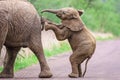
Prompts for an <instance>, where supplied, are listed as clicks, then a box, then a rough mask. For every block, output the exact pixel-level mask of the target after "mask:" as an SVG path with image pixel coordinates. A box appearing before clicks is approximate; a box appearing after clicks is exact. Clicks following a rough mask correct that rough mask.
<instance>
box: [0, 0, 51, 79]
mask: <svg viewBox="0 0 120 80" xmlns="http://www.w3.org/2000/svg"><path fill="white" fill-rule="evenodd" d="M3 45H5V46H6V49H7V53H8V59H7V63H6V65H5V66H4V69H3V71H2V72H1V73H0V78H12V77H14V62H15V58H16V56H17V53H18V51H19V50H20V48H21V47H29V48H30V49H31V50H32V51H33V52H34V54H35V55H36V57H37V58H38V60H39V63H40V66H41V73H40V74H39V77H43V78H44V77H51V76H52V74H51V72H50V68H49V66H48V65H47V62H46V59H45V56H44V52H43V47H42V43H41V20H40V18H39V15H38V13H37V11H36V9H35V8H34V6H33V5H32V4H30V3H29V2H28V1H27V0H0V51H1V48H2V46H3Z"/></svg>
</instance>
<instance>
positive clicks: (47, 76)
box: [39, 71, 52, 78]
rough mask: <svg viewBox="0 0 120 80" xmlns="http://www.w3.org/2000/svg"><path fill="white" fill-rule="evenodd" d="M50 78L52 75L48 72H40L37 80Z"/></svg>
mask: <svg viewBox="0 0 120 80" xmlns="http://www.w3.org/2000/svg"><path fill="white" fill-rule="evenodd" d="M50 77H52V73H51V72H50V71H42V72H41V73H40V74H39V78H50Z"/></svg>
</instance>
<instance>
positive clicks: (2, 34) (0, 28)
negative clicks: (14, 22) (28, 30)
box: [0, 23, 8, 55]
mask: <svg viewBox="0 0 120 80" xmlns="http://www.w3.org/2000/svg"><path fill="white" fill-rule="evenodd" d="M7 32H8V30H7V27H6V26H5V25H2V24H1V23H0V55H1V49H2V47H3V44H4V43H5V39H6V35H7Z"/></svg>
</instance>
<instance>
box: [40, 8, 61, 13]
mask: <svg viewBox="0 0 120 80" xmlns="http://www.w3.org/2000/svg"><path fill="white" fill-rule="evenodd" d="M58 11H59V10H52V9H45V10H42V11H41V13H43V12H50V13H54V14H56V13H57V12H58Z"/></svg>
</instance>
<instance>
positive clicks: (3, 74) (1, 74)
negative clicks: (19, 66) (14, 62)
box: [0, 73, 14, 78]
mask: <svg viewBox="0 0 120 80" xmlns="http://www.w3.org/2000/svg"><path fill="white" fill-rule="evenodd" d="M13 77H14V75H13V74H5V73H0V78H13Z"/></svg>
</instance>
